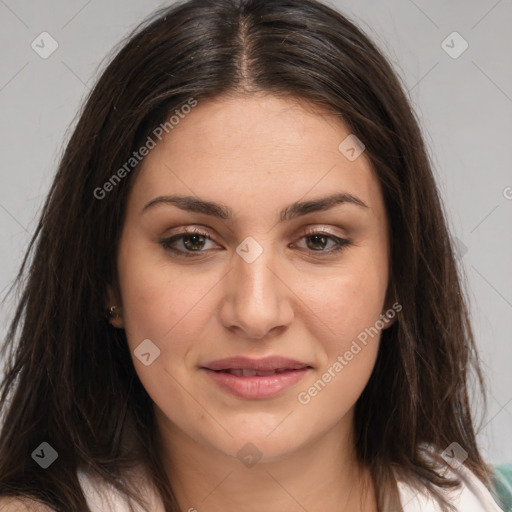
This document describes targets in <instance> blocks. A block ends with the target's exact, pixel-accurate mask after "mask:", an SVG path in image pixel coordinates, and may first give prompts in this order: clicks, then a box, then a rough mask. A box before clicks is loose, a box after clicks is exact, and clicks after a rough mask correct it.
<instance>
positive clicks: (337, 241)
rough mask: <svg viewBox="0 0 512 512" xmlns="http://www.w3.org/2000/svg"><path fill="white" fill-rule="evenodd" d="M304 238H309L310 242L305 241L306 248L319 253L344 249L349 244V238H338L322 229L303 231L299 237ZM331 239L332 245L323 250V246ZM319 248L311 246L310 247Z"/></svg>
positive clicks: (327, 253)
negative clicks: (302, 234)
mask: <svg viewBox="0 0 512 512" xmlns="http://www.w3.org/2000/svg"><path fill="white" fill-rule="evenodd" d="M302 239H305V240H310V241H311V242H312V243H310V244H308V243H307V242H306V250H309V251H311V252H315V253H320V255H321V256H322V255H324V254H326V255H329V254H333V253H336V252H339V251H342V250H343V249H345V247H347V246H349V245H351V242H350V240H346V239H345V238H339V237H337V236H334V235H331V234H330V233H324V232H322V231H310V232H308V233H305V234H304V236H303V237H302V238H301V240H302ZM329 241H331V242H332V243H333V245H331V248H330V249H328V250H325V246H326V245H327V243H328V242H329ZM315 246H316V247H319V248H312V247H315Z"/></svg>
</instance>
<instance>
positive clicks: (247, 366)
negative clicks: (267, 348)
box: [203, 356, 310, 377]
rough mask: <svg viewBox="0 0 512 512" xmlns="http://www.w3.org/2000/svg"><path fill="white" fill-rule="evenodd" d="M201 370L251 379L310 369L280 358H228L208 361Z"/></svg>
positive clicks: (299, 363) (305, 364)
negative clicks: (205, 369) (258, 376)
mask: <svg viewBox="0 0 512 512" xmlns="http://www.w3.org/2000/svg"><path fill="white" fill-rule="evenodd" d="M203 368H207V369H208V370H213V371H222V372H228V373H232V374H233V375H239V376H244V377H245V376H247V377H252V376H255V375H273V374H274V373H282V372H284V371H289V370H301V369H303V368H310V366H309V365H308V364H307V363H303V362H301V361H297V360H294V359H288V358H286V357H282V356H269V357H264V358H261V359H252V358H249V357H228V358H225V359H218V360H216V361H210V362H208V363H206V364H204V365H203ZM254 372H256V373H254Z"/></svg>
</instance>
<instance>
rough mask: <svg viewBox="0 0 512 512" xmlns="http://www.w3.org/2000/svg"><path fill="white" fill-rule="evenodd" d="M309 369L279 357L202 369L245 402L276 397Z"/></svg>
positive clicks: (234, 360) (228, 361)
mask: <svg viewBox="0 0 512 512" xmlns="http://www.w3.org/2000/svg"><path fill="white" fill-rule="evenodd" d="M309 369H311V366H309V365H308V364H306V363H303V362H301V361H296V360H293V359H288V358H285V357H280V356H271V357H265V358H262V359H251V358H248V357H230V358H227V359H219V360H217V361H211V362H209V363H206V364H205V365H204V366H202V367H201V370H203V371H204V372H205V373H206V375H207V376H208V377H210V378H211V379H212V380H213V381H214V382H215V383H216V384H218V385H219V386H220V388H221V389H223V390H224V391H228V392H229V393H230V394H232V395H235V396H236V397H238V398H243V399H246V400H247V399H250V400H256V399H260V400H261V399H268V398H272V397H274V396H277V395H279V394H281V393H282V392H284V390H286V389H288V388H290V387H292V386H293V385H295V384H296V383H297V382H299V380H301V379H302V378H303V377H304V375H305V374H306V373H307V372H308V370H309Z"/></svg>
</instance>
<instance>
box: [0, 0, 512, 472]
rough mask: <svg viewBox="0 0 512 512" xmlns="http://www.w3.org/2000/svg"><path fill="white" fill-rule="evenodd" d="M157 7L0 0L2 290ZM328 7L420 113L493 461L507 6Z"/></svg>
mask: <svg viewBox="0 0 512 512" xmlns="http://www.w3.org/2000/svg"><path fill="white" fill-rule="evenodd" d="M164 5H166V2H158V1H156V0H144V1H142V0H130V1H126V0H124V1H121V0H108V1H99V0H89V1H87V0H65V1H64V0H46V1H35V0H32V1H30V0H0V52H1V66H0V111H1V113H2V116H1V119H0V135H1V137H0V140H1V144H2V152H1V159H0V184H1V187H0V227H1V231H0V233H1V236H0V257H1V262H2V264H1V268H0V297H3V296H4V294H5V291H6V290H7V288H8V286H9V285H10V284H11V282H12V280H13V278H14V276H15V273H16V272H17V269H18V266H19V264H20V263H21V259H22V255H23V253H24V251H25V249H26V247H27V244H28V241H29V236H30V235H31V234H32V232H33V230H34V228H35V225H36V218H37V215H38V213H39V211H40V208H41V207H42V204H43V201H44V198H45V196H46V194H47V191H48V189H49V186H50V183H51V180H52V178H53V175H54V173H55V170H56V165H57V162H58V158H59V155H60V152H61V150H62V147H63V145H64V143H65V140H66V138H67V136H68V135H69V132H68V129H69V127H70V126H72V125H73V123H74V122H75V119H76V114H77V112H78V108H79V106H80V104H81V101H82V99H83V98H84V96H85V94H86V93H87V92H88V90H89V88H90V87H92V84H93V83H94V81H95V79H96V77H97V76H98V70H99V69H100V68H101V66H102V65H103V63H104V59H105V58H106V56H107V54H108V53H109V52H110V50H111V49H112V48H113V46H114V45H116V44H117V43H118V42H119V41H120V40H121V39H122V38H123V37H124V36H125V35H127V33H128V32H129V31H130V30H131V29H132V28H133V27H134V26H135V24H136V23H138V22H139V21H141V19H142V18H143V17H144V16H146V15H147V14H149V13H150V12H152V11H153V10H154V9H155V8H157V7H162V6H164ZM330 5H332V6H335V7H337V8H338V9H340V10H341V11H342V12H343V13H344V14H346V15H347V16H348V17H349V18H351V19H352V20H353V21H355V22H356V23H357V24H358V25H359V26H360V27H362V28H363V30H365V31H366V32H367V33H368V34H369V35H370V37H372V38H373V40H374V41H375V42H376V43H377V44H378V45H379V46H380V47H381V49H382V50H383V51H384V53H385V54H386V55H387V56H388V57H389V58H390V59H391V61H392V62H393V64H394V66H395V69H396V70H397V72H398V73H399V75H400V76H401V78H402V80H403V83H404V84H405V87H406V88H407V90H408V91H409V95H410V98H411V101H412V103H413V106H414V108H415V110H416V112H417V114H418V116H419V118H420V119H421V123H422V127H423V130H424V134H425V137H426V141H427V144H428V146H429V148H430V153H431V155H432V160H433V163H434V167H435V172H436V175H437V179H438V183H439V186H440V189H441V193H442V196H443V199H444V201H445V204H446V209H447V212H448V215H449V221H450V228H451V230H452V232H453V234H454V236H455V237H457V239H458V240H459V242H458V246H459V261H460V264H461V266H462V268H463V270H464V272H465V275H466V279H467V289H468V297H469V300H470V305H471V309H472V319H473V326H474V329H475V334H476V337H477V342H478V345H479V347H480V353H481V357H482V359H483V363H484V368H485V372H486V375H487V378H488V383H489V389H490V393H489V410H488V414H487V415H486V417H485V418H484V419H483V421H482V425H481V428H480V430H479V440H480V443H481V446H482V449H483V451H484V454H485V455H486V457H487V458H488V460H489V461H490V462H492V463H495V464H498V463H512V385H511V384H512V379H511V373H510V364H511V363H512V340H511V335H510V333H511V331H512V271H511V263H512V236H511V234H512V229H511V226H512V171H511V169H512V166H511V163H512V149H511V148H512V140H511V133H512V58H511V50H512V37H511V31H510V22H511V21H512V1H511V0H499V1H496V0H481V1H477V0H473V1H463V0H452V1H449V2H447V1H440V0H430V1H426V0H414V1H413V0H388V1H377V0H371V1H370V0H367V1H355V0H352V1H351V0H337V1H331V2H330ZM44 31H46V32H48V33H50V34H51V36H52V37H53V38H54V39H55V40H56V41H57V42H58V45H59V46H58V48H57V50H56V51H55V52H54V53H53V54H52V55H51V56H50V57H48V58H47V59H42V58H41V57H40V56H39V55H38V54H37V53H36V52H35V51H34V50H33V49H32V47H31V43H32V41H34V40H36V42H37V41H40V39H39V38H38V36H39V34H41V33H42V32H44ZM454 31H456V32H458V33H459V34H460V35H461V36H462V37H463V38H464V40H466V41H467V43H468V44H469V47H468V49H467V50H466V51H465V52H464V53H462V54H461V55H460V56H458V58H452V57H451V56H449V55H448V53H446V51H445V49H448V50H449V48H446V45H449V46H452V47H453V48H452V49H451V50H450V51H451V52H457V53H458V52H459V51H460V49H461V48H462V46H461V41H460V40H457V39H456V38H455V39H453V38H448V39H447V41H446V43H445V44H444V45H442V42H443V41H444V40H445V39H446V38H447V37H448V36H449V35H450V34H451V33H452V32H454ZM36 38H37V39H36ZM452 40H453V42H452ZM443 47H444V48H445V49H443ZM507 197H508V198H507ZM70 300H73V298H72V297H70ZM12 313H13V303H12V300H11V301H8V302H7V303H6V305H5V306H4V307H3V308H2V310H0V334H2V335H3V334H5V331H6V325H7V322H8V320H9V319H10V318H11V316H12ZM0 366H1V365H0Z"/></svg>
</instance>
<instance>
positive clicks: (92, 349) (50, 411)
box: [0, 0, 490, 512]
mask: <svg viewBox="0 0 512 512" xmlns="http://www.w3.org/2000/svg"><path fill="white" fill-rule="evenodd" d="M260 91H262V92H266V93H270V94H274V95H279V96H282V97H285V98H297V99H300V100H303V101H305V102H308V103H309V104H312V105H317V106H319V107H322V108H324V109H325V108H327V109H329V111H331V112H332V113H333V114H335V115H338V116H340V118H341V119H342V120H343V121H344V122H346V123H347V124H348V126H349V127H350V129H351V131H352V133H354V134H356V135H357V137H358V138H359V139H361V140H362V141H363V142H364V144H365V146H366V155H367V156H368V158H369V159H370V161H371V163H372V166H373V169H374V171H375V173H376V176H377V177H378V180H379V183H380V186H381V189H382V192H383V195H384V199H385V205H386V209H387V214H388V217H389V221H390V226H391V241H390V242H391V263H390V265H391V268H390V271H391V274H390V275H391V277H390V282H391V283H392V287H390V290H391V289H392V290H393V292H391V291H390V295H391V294H392V295H394V298H395V299H396V300H398V301H399V302H400V303H401V304H402V305H403V311H402V312H401V314H400V317H399V320H398V322H395V323H394V324H393V325H392V326H391V327H390V328H388V329H387V330H385V331H383V333H382V339H381V345H380V349H379V354H378V358H377V362H376V366H375V369H374V371H373V374H372V376H371V378H370V380H369V382H368V385H367V386H366V388H365V390H364V392H363V393H362V396H361V397H360V398H359V400H358V402H357V404H356V414H355V432H356V436H357V438H356V448H357V453H358V456H359V458H360V460H361V462H362V463H363V464H365V465H366V466H367V467H369V468H370V470H371V474H372V477H373V480H374V483H375V487H376V489H377V500H378V504H379V510H384V509H386V510H394V509H398V508H399V503H398V501H397V500H398V495H397V489H396V485H395V480H394V479H393V476H392V472H391V470H394V472H395V474H396V475H400V477H401V478H404V479H405V480H406V481H407V482H408V483H409V484H411V485H413V486H415V487H417V488H418V489H421V488H425V487H426V488H427V489H428V490H430V491H431V492H433V493H434V494H435V495H436V496H437V497H438V499H439V500H440V501H442V497H441V493H440V488H441V487H443V486H450V485H454V482H452V481H448V480H445V479H444V478H443V477H442V476H441V475H440V474H438V473H437V472H436V471H435V467H434V466H433V464H432V463H431V461H429V459H428V458H427V457H426V456H425V455H424V452H423V451H422V450H421V449H420V447H421V446H422V445H425V444H426V445H430V446H433V447H436V448H438V449H440V450H443V449H444V448H446V447H447V446H448V445H450V444H451V443H452V442H457V443H459V444H460V445H461V446H462V447H463V448H464V449H465V450H466V452H467V453H468V458H467V460H466V461H465V465H466V466H467V467H468V468H469V469H470V470H472V471H473V472H474V473H475V474H476V475H477V476H478V477H479V478H480V479H481V480H482V481H483V482H484V483H486V485H488V486H489V485H490V481H489V475H490V473H489V468H488V466H487V465H486V464H485V463H484V461H483V460H482V457H481V455H480V453H479V451H478V447H477V444H476V441H475V431H474V424H473V420H472V417H471V412H470V403H469V396H468V394H469V390H470V389H471V385H472V382H473V381H472V380H471V376H473V377H476V379H475V382H476V384H477V385H478V389H480V390H481V391H483V379H482V374H481V371H480V369H479V362H478V357H477V354H476V351H475V344H474V339H473V334H472V330H471V326H470V321H469V316H468V309H467V306H466V303H465V299H464V297H463V294H462V290H461V282H462V279H461V275H460V269H459V268H458V266H457V264H456V260H455V257H454V249H453V242H452V241H451V239H450V234H449V230H448V228H447V221H446V215H445V213H444V211H443V206H442V204H441V202H440V198H439V193H438V190H437V187H436V183H435V180H434V178H433V174H432V170H431V164H430V162H429V158H428V155H427V152H426V150H425V146H424V142H423V140H422V135H421V132H420V129H419V126H418V122H417V120H416V118H415V115H414V113H413V111H412V109H411V107H410V105H409V103H408V100H407V97H406V95H405V94H404V91H403V88H402V86H401V83H400V81H399V79H398V78H397V76H396V75H395V73H394V71H393V70H392V68H391V67H390V65H389V64H388V63H387V61H386V60H385V58H384V57H383V56H382V54H381V53H380V52H379V50H378V49H377V48H376V47H375V46H374V44H372V42H371V41H369V39H368V38H367V37H366V36H365V35H364V34H363V33H362V31H361V30H360V29H358V28H357V27H356V26H355V25H354V24H353V23H352V22H350V21H349V20H348V19H347V18H345V17H344V16H342V15H341V14H340V13H338V12H336V11H335V10H333V9H331V8H330V7H328V6H326V5H323V4H321V3H319V2H316V1H315V0H294V1H293V2H292V1H290V0H272V1H263V0H189V1H186V2H180V3H178V4H174V5H173V6H171V7H169V8H166V9H163V10H160V11H158V12H157V13H156V14H155V15H154V16H152V17H151V18H150V19H148V20H146V21H145V22H144V23H143V24H142V25H141V26H139V27H138V28H137V29H136V30H135V31H134V32H133V33H132V34H131V35H130V36H129V37H128V38H127V40H126V41H124V42H123V44H122V46H121V48H120V49H119V51H118V52H117V54H116V55H115V57H114V58H113V59H112V61H111V63H110V64H109V65H108V66H107V67H106V69H105V70H104V72H103V73H102V75H101V77H100V78H99V81H98V83H97V85H96V86H95V87H94V89H93V90H92V91H91V93H90V95H89V97H88V99H87V101H86V103H85V106H84V107H83V110H82V112H81V115H80V117H79V120H78V122H77V125H76V127H75V129H74V132H73V134H72V136H71V137H70V140H69V142H68V144H67V147H66V150H65V152H64V154H63V157H62V160H61V163H60V166H59V169H58V172H57V174H56V177H55V180H54V182H53V184H52V186H51V189H50V192H49V195H48V198H47V200H46V202H45V205H44V208H43V210H42V214H41V217H40V220H39V222H38V225H37V228H36V231H35V233H34V235H33V237H32V239H31V242H30V246H29V249H28V251H27V253H26V255H25V258H24V260H23V262H22V265H21V267H20V271H19V273H18V276H17V283H18V285H19V286H20V287H22V291H21V295H20V300H19V303H18V305H17V308H16V311H15V316H14V319H13V321H12V324H11V326H10V328H9V331H8V334H7V338H6V341H5V345H4V347H3V354H4V356H5V358H6V372H5V377H4V379H3V382H2V384H1V397H0V410H1V413H2V416H3V427H2V431H1V436H0V495H10V496H18V495H22V496H30V497H32V498H34V499H35V500H39V501H41V502H42V503H46V504H48V505H50V506H51V507H53V508H54V509H55V510H57V511H59V512H60V511H62V512H69V511H84V510H88V508H87V506H86V501H85V499H84V496H83V494H82V492H81V488H80V486H79V481H78V479H77V474H76V472H77V469H78V468H85V469H87V470H88V471H90V472H92V473H95V474H97V475H99V476H100V477H101V478H103V479H105V480H106V481H108V482H109V483H111V484H112V485H113V486H115V487H116V488H117V489H119V490H120V491H123V492H125V493H127V494H128V495H129V496H133V497H134V498H136V499H137V493H136V492H135V491H134V490H133V489H132V488H130V486H129V485H128V483H127V482H125V481H124V480H123V479H122V470H123V469H127V468H129V467H132V466H133V465H135V464H136V463H141V462H142V463H145V464H146V466H147V468H148V469H149V471H150V475H151V477H152V479H153V481H154V483H155V485H156V487H157V489H158V491H159V492H160V494H161V496H162V499H163V500H164V503H165V506H166V511H167V512H171V511H178V510H179V509H178V505H177V502H176V499H175V497H174V495H173V492H172V489H171V487H170V485H169V482H168V480H167V479H166V474H165V471H164V468H163V465H162V462H161V460H160V456H159V454H160V440H159V439H158V437H157V435H156V429H155V422H154V417H153V412H152V411H153V409H152V402H151V399H150V398H149V396H148V394H147V393H146V391H145V390H144V388H143V386H142V384H141V382H140V381H139V379H138V377H137V374H136V373H135V370H134V366H133V363H132V360H131V357H130V353H129V350H128V348H127V341H126V337H125V334H124V331H123V330H120V329H115V328H113V327H112V326H111V325H109V324H108V322H107V321H106V320H105V317H104V315H105V311H104V306H105V304H106V287H107V284H111V285H113V286H114V287H117V286H118V283H117V271H116V253H117V246H118V241H119V237H120V232H121V228H122V225H123V221H124V215H125V207H126V198H127V194H128V191H129V188H130V184H131V183H133V178H134V175H135V174H136V172H137V169H138V168H139V165H134V166H133V169H130V170H129V172H128V171H127V172H126V176H124V175H123V179H120V180H117V181H115V183H114V184H113V185H112V186H110V187H104V184H105V183H107V182H109V180H111V178H112V176H113V174H114V173H116V171H117V170H118V169H120V168H122V167H123V165H125V164H126V162H127V161H129V159H130V157H131V156H132V154H133V152H134V151H136V150H137V149H138V148H140V147H141V145H142V144H143V142H144V141H146V140H147V138H148V136H150V135H151V134H152V133H153V130H154V129H155V128H156V127H158V126H159V125H160V124H161V123H163V122H165V121H166V119H167V118H168V116H169V115H170V113H172V112H174V111H175V110H176V109H179V108H180V107H181V106H182V105H184V104H186V103H187V102H189V101H190V99H191V98H194V101H198V102H203V101H207V100H208V99H210V98H215V97H218V96H220V95H222V94H238V95H246V94H251V93H253V92H260ZM125 170H126V167H125ZM110 183H111V184H112V181H111V182H110ZM102 187H103V188H102ZM99 188H100V189H101V188H102V190H107V188H108V194H104V196H103V197H99V196H102V195H103V193H101V194H99V193H98V189H99ZM22 280H23V283H22ZM11 292H12V289H11ZM127 439H130V442H129V443H128V442H127ZM42 442H48V443H49V444H50V445H51V446H52V447H53V448H54V449H55V450H56V452H57V453H58V459H57V461H56V462H55V463H53V464H52V465H51V466H50V467H49V468H47V469H46V470H44V471H43V470H41V468H40V467H39V465H38V464H36V462H34V460H32V457H31V454H32V452H33V451H34V449H35V448H36V447H38V446H39V445H40V443H42Z"/></svg>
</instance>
